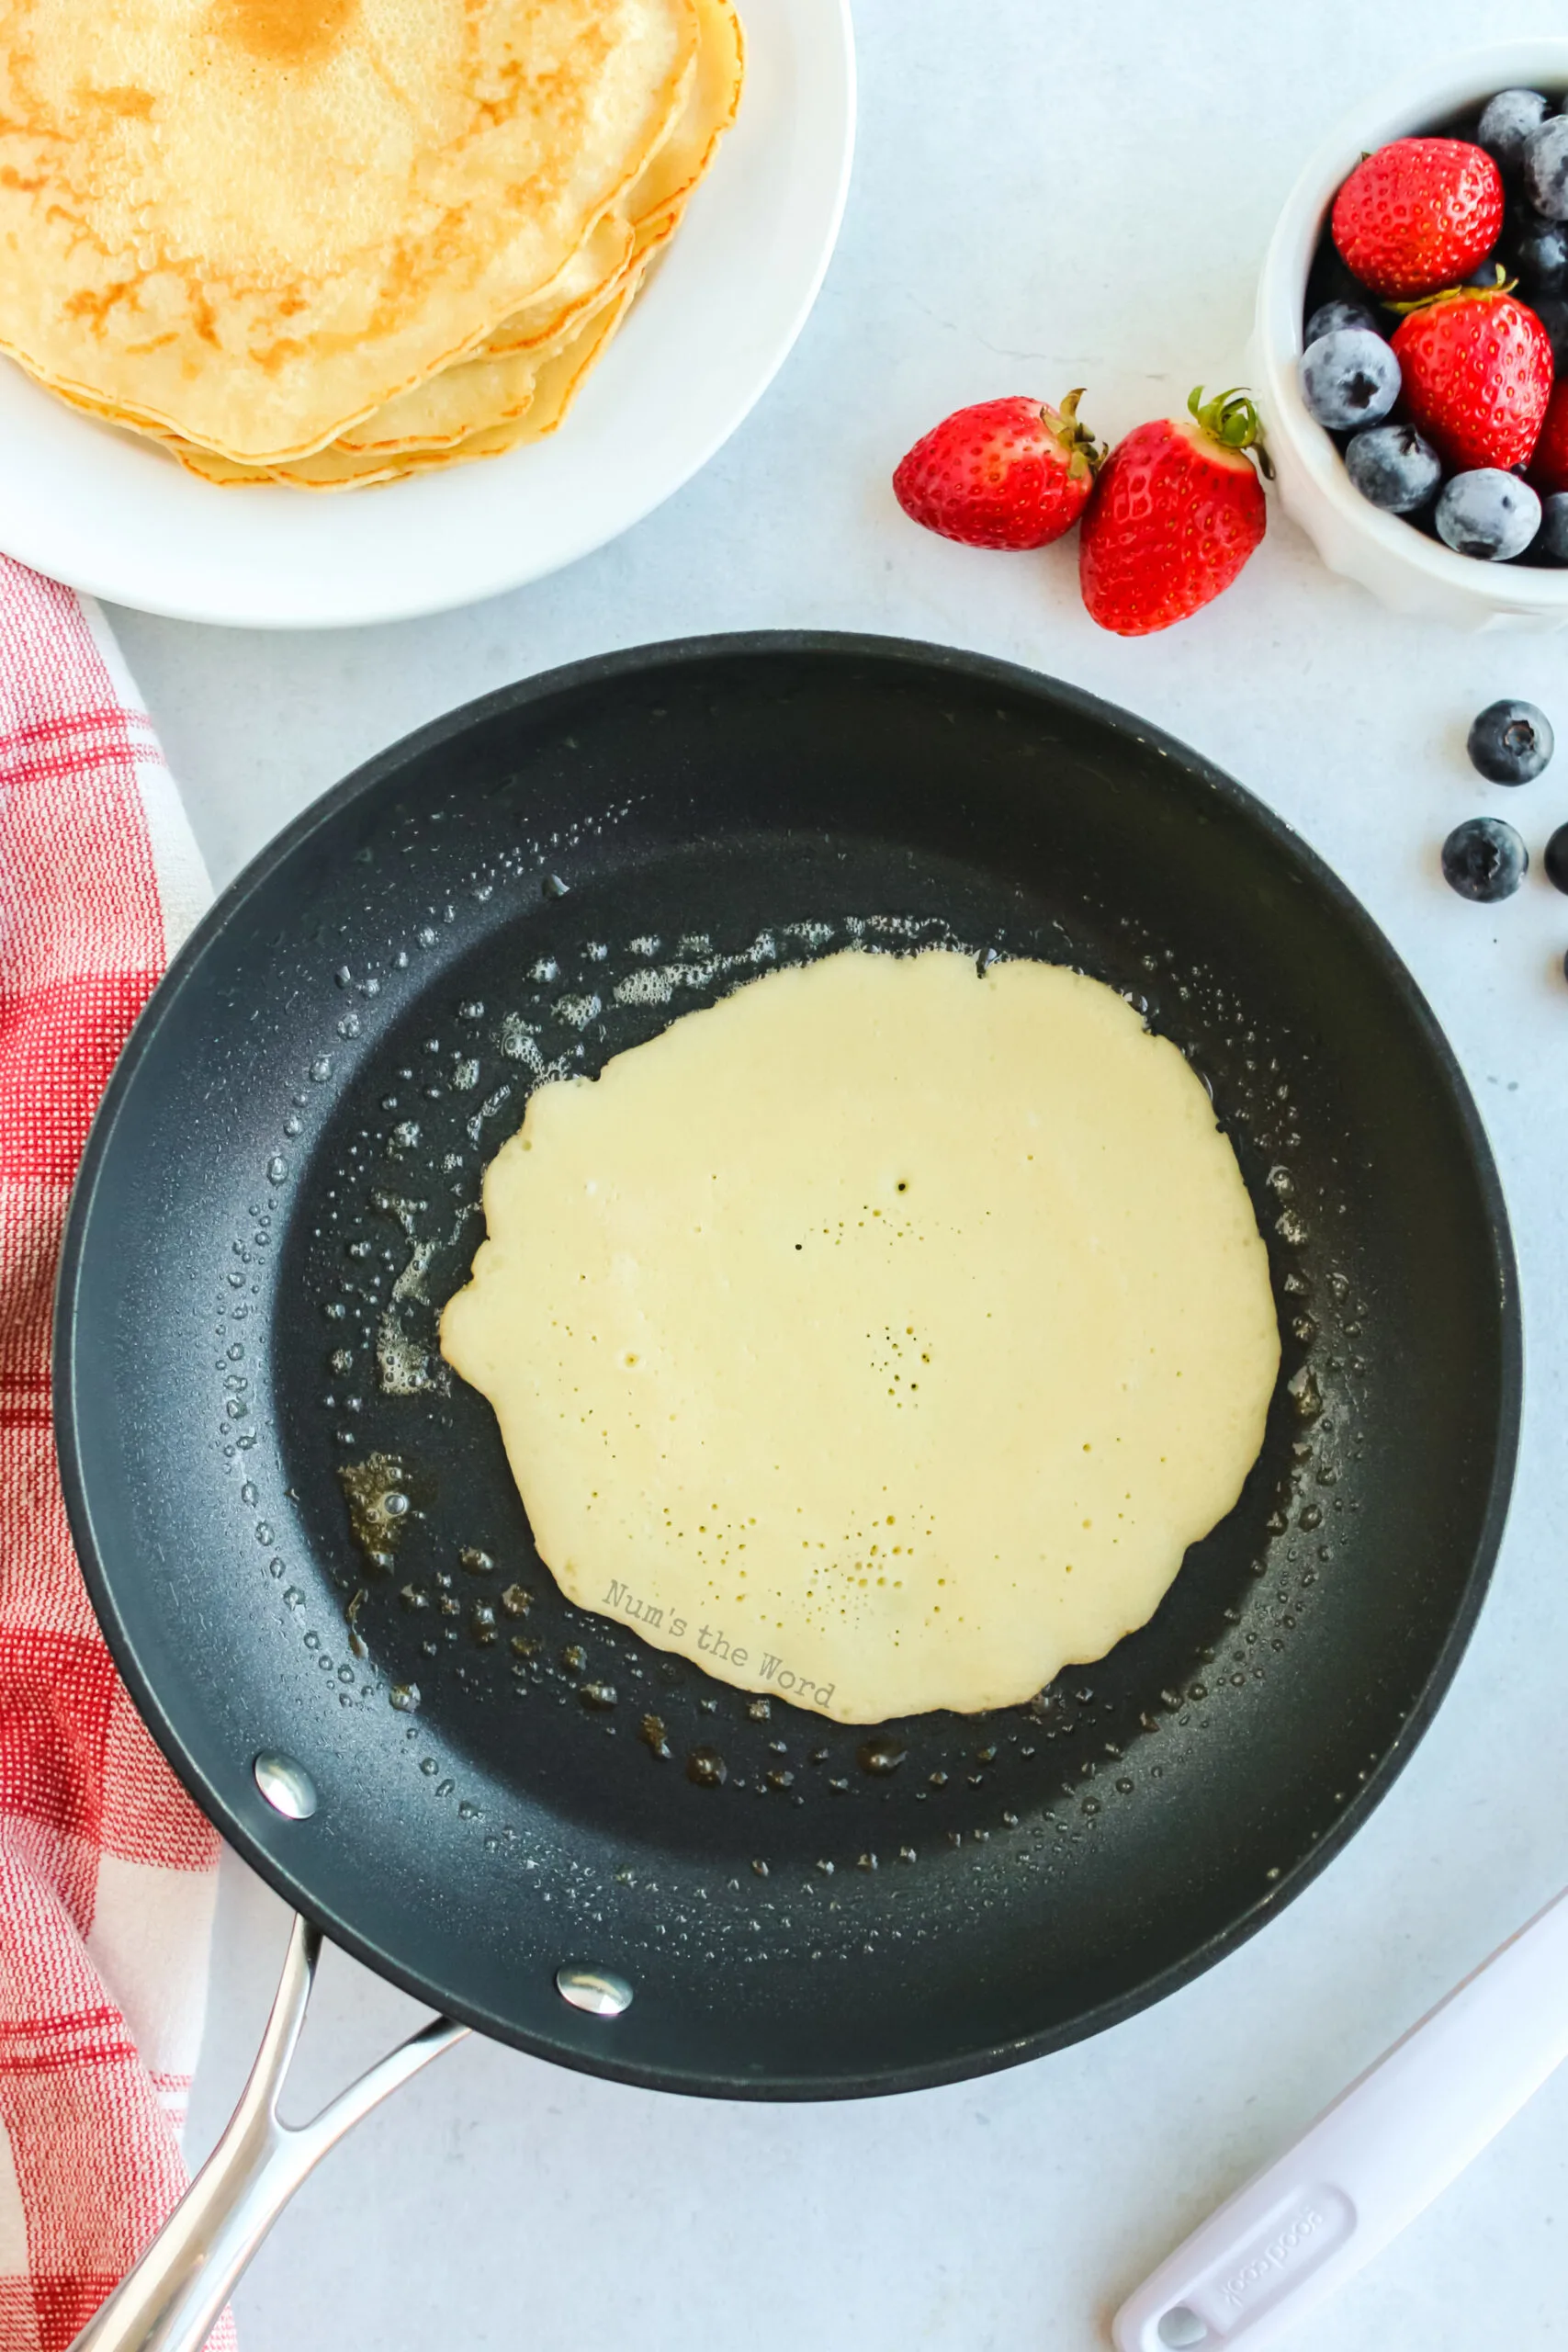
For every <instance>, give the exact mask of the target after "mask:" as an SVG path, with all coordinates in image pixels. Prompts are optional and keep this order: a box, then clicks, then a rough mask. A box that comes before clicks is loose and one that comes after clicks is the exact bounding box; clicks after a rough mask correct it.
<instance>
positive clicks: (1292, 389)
mask: <svg viewBox="0 0 1568 2352" xmlns="http://www.w3.org/2000/svg"><path fill="white" fill-rule="evenodd" d="M1521 88H1522V89H1537V90H1546V91H1548V92H1561V91H1564V90H1568V40H1516V41H1505V42H1499V43H1498V44H1497V45H1496V46H1495V47H1493V48H1489V49H1480V50H1475V51H1472V52H1471V53H1470V54H1469V55H1468V56H1465V57H1461V58H1454V59H1450V61H1449V62H1446V63H1443V64H1438V65H1435V66H1432V67H1429V68H1428V69H1427V71H1426V72H1424V73H1421V74H1411V75H1410V76H1409V78H1408V79H1407V80H1405V81H1404V82H1401V83H1400V84H1399V85H1397V86H1396V87H1394V88H1393V89H1392V90H1387V91H1385V92H1384V93H1383V94H1382V96H1380V97H1374V98H1371V99H1369V101H1368V102H1367V104H1366V105H1365V106H1364V107H1359V108H1358V110H1357V111H1356V113H1354V114H1353V115H1351V116H1350V117H1348V119H1347V120H1346V121H1344V122H1342V123H1341V124H1340V125H1339V127H1338V128H1337V130H1335V131H1334V133H1333V135H1332V136H1331V137H1330V138H1328V139H1326V140H1325V141H1324V143H1323V145H1322V146H1321V147H1320V148H1319V149H1318V150H1317V153H1315V154H1314V156H1313V158H1312V160H1311V162H1310V163H1309V164H1307V166H1306V169H1305V170H1304V171H1303V174H1302V175H1301V177H1300V179H1299V180H1298V181H1297V182H1296V184H1295V187H1293V188H1292V190H1291V193H1290V195H1289V197H1288V198H1286V201H1285V209H1284V210H1283V212H1282V213H1281V214H1280V220H1279V225H1278V227H1277V228H1276V229H1275V231H1274V235H1273V238H1272V240H1271V242H1270V243H1269V251H1268V253H1267V254H1266V255H1265V256H1264V262H1263V275H1262V277H1261V278H1260V279H1259V280H1258V317H1257V322H1256V324H1255V327H1254V330H1253V347H1252V371H1253V373H1252V381H1253V389H1254V392H1255V395H1256V398H1257V401H1258V409H1259V412H1260V413H1261V414H1262V418H1263V423H1264V426H1265V429H1266V431H1267V433H1268V436H1269V452H1270V454H1271V456H1272V458H1273V460H1274V468H1275V472H1276V475H1277V481H1276V485H1275V486H1276V489H1277V491H1278V493H1279V497H1280V503H1282V504H1283V506H1284V507H1285V509H1286V511H1287V513H1289V514H1290V515H1292V516H1293V517H1294V519H1295V520H1296V521H1297V522H1298V523H1299V524H1300V525H1301V526H1302V528H1303V531H1305V533H1306V534H1307V537H1309V538H1310V539H1311V540H1312V542H1313V544H1314V546H1315V548H1317V551H1318V553H1319V555H1320V556H1322V558H1323V560H1324V561H1325V563H1326V564H1327V565H1328V567H1329V569H1330V571H1339V572H1343V573H1344V574H1345V576H1346V577H1347V578H1348V579H1350V580H1359V582H1360V583H1361V585H1362V586H1363V587H1364V588H1370V589H1371V592H1372V594H1373V595H1374V596H1377V597H1380V598H1381V599H1382V602H1383V603H1384V604H1385V605H1393V607H1394V609H1395V610H1396V611H1398V612H1402V613H1417V614H1420V615H1422V616H1424V617H1427V618H1430V619H1434V620H1443V621H1449V622H1451V623H1453V624H1455V625H1456V626H1457V627H1459V628H1472V629H1475V628H1564V627H1568V570H1565V571H1546V570H1545V569H1539V570H1538V569H1536V568H1534V567H1532V566H1527V565H1521V564H1511V563H1483V562H1478V561H1477V560H1475V558H1474V557H1472V556H1462V555H1455V554H1454V552H1453V550H1452V549H1451V548H1446V547H1444V546H1443V545H1442V544H1441V542H1440V541H1439V540H1436V539H1428V538H1427V537H1425V536H1424V534H1423V533H1421V532H1420V531H1417V530H1414V529H1412V527H1411V526H1410V525H1409V524H1408V523H1404V522H1402V521H1401V520H1400V518H1399V516H1398V515H1385V514H1383V513H1382V512H1381V511H1380V510H1379V509H1378V508H1377V507H1375V506H1371V505H1369V504H1368V503H1367V501H1366V500H1365V499H1364V498H1363V497H1361V495H1360V494H1359V492H1358V491H1356V490H1353V489H1352V488H1351V486H1350V478H1349V476H1348V474H1347V472H1346V471H1345V463H1344V460H1343V458H1341V457H1340V455H1339V452H1338V450H1337V447H1335V445H1334V443H1333V442H1332V441H1331V440H1330V439H1329V437H1328V435H1327V434H1326V433H1325V431H1324V430H1323V428H1322V426H1321V425H1319V424H1314V421H1313V419H1312V418H1311V417H1310V416H1309V415H1308V413H1307V411H1306V408H1305V405H1304V403H1303V400H1302V395H1301V388H1300V385H1299V383H1298V380H1297V365H1298V362H1299V361H1300V358H1301V355H1302V306H1303V297H1304V294H1305V291H1306V281H1307V272H1308V270H1309V269H1310V267H1311V266H1312V258H1313V254H1314V252H1315V251H1316V249H1317V241H1318V238H1319V237H1320V235H1321V234H1322V232H1323V226H1324V222H1325V220H1326V218H1327V215H1328V209H1329V206H1330V205H1331V204H1332V203H1333V201H1334V196H1335V191H1336V190H1337V187H1339V184H1340V182H1341V181H1342V180H1343V179H1344V178H1345V177H1346V175H1348V173H1349V172H1351V171H1352V170H1353V169H1354V168H1355V166H1356V164H1358V163H1359V161H1360V158H1361V156H1362V154H1363V153H1366V152H1367V151H1369V150H1370V149H1372V148H1375V147H1382V146H1383V145H1385V144H1386V142H1387V141H1389V140H1391V139H1402V138H1404V137H1406V136H1408V135H1409V134H1410V133H1411V132H1413V131H1424V130H1430V129H1431V128H1432V126H1433V124H1435V123H1438V122H1441V121H1442V120H1443V119H1445V117H1447V116H1449V115H1451V114H1455V113H1457V112H1458V111H1459V110H1460V109H1461V108H1462V107H1467V106H1469V105H1471V104H1472V103H1474V104H1479V103H1480V102H1481V101H1483V100H1484V99H1486V98H1488V97H1490V96H1492V94H1493V92H1494V91H1495V90H1507V89H1521Z"/></svg>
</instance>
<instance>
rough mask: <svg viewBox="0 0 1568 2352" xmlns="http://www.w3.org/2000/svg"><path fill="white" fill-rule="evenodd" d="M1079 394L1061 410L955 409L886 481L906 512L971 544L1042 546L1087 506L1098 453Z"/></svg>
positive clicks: (994, 404) (1010, 403)
mask: <svg viewBox="0 0 1568 2352" xmlns="http://www.w3.org/2000/svg"><path fill="white" fill-rule="evenodd" d="M1082 398H1083V393H1082V391H1081V390H1079V391H1076V392H1069V393H1068V394H1067V396H1066V400H1065V401H1063V402H1062V405H1061V407H1060V408H1059V409H1055V408H1048V407H1046V406H1045V405H1044V404H1043V402H1042V401H1034V400H1028V399H1017V400H1005V401H980V402H979V403H978V405H977V406H976V407H975V408H961V409H958V410H956V411H955V412H954V413H953V415H952V416H949V417H945V418H944V419H943V420H942V424H938V425H935V426H933V427H932V429H931V432H930V433H928V434H927V435H925V437H924V439H923V440H919V441H917V442H916V444H915V446H914V447H913V448H912V449H911V450H910V452H909V454H908V457H907V458H905V459H904V460H903V462H902V463H901V464H900V466H899V468H898V470H897V473H896V474H895V475H894V477H893V492H894V495H895V497H896V498H897V501H898V503H899V505H900V506H901V507H902V508H903V509H904V512H905V514H906V515H909V516H911V517H912V519H913V520H914V521H915V522H917V523H923V524H924V525H925V527H926V529H927V530H928V531H940V532H941V533H942V537H943V538H944V539H960V540H962V541H963V543H964V546H965V547H970V548H1045V547H1049V546H1050V544H1051V542H1052V540H1053V539H1059V538H1060V537H1061V536H1062V534H1063V532H1064V531H1070V530H1071V529H1072V526H1073V525H1074V524H1075V523H1076V522H1077V519H1078V516H1079V515H1081V514H1082V513H1083V510H1084V508H1085V506H1086V505H1087V504H1088V503H1089V492H1090V491H1091V490H1092V489H1093V488H1094V474H1095V468H1096V467H1097V466H1098V465H1099V463H1100V459H1101V458H1102V457H1103V456H1104V454H1105V452H1104V450H1103V449H1102V448H1101V447H1100V443H1099V442H1098V441H1097V440H1096V439H1095V437H1094V435H1093V434H1092V433H1089V432H1087V431H1086V430H1085V428H1084V427H1083V426H1082V425H1081V424H1079V423H1078V415H1077V409H1078V402H1079V401H1080V400H1081V399H1082Z"/></svg>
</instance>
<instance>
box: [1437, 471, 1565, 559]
mask: <svg viewBox="0 0 1568 2352" xmlns="http://www.w3.org/2000/svg"><path fill="white" fill-rule="evenodd" d="M1436 521H1437V526H1438V538H1440V539H1441V540H1442V541H1443V543H1444V545H1445V546H1447V547H1450V548H1453V549H1454V552H1455V553H1456V554H1457V555H1473V556H1480V557H1481V558H1483V560H1484V561H1486V562H1488V563H1503V562H1506V560H1507V559H1508V557H1509V556H1514V555H1523V553H1524V551H1525V549H1526V548H1528V547H1529V543H1530V541H1531V540H1532V539H1533V538H1534V537H1535V535H1536V532H1537V531H1538V529H1539V528H1540V499H1539V498H1538V497H1537V496H1536V494H1535V492H1534V491H1533V490H1532V489H1531V488H1530V486H1529V482H1528V481H1520V480H1519V478H1518V476H1517V474H1506V473H1504V471H1503V470H1502V468H1501V467H1500V466H1478V467H1477V468H1476V469H1475V471H1474V472H1473V473H1469V474H1455V475H1454V477H1453V479H1452V481H1450V482H1449V484H1448V485H1447V487H1446V488H1445V490H1444V492H1443V494H1442V496H1441V498H1439V499H1438V512H1437V516H1436Z"/></svg>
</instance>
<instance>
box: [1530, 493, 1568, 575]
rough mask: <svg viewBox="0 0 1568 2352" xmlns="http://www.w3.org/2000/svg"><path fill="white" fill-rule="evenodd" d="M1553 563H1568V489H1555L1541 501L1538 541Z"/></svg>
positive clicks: (1544, 553)
mask: <svg viewBox="0 0 1568 2352" xmlns="http://www.w3.org/2000/svg"><path fill="white" fill-rule="evenodd" d="M1536 544H1537V546H1538V547H1539V548H1540V550H1541V553H1542V554H1543V555H1549V556H1550V557H1551V560H1552V561H1553V563H1568V490H1554V491H1553V492H1552V493H1551V497H1550V498H1543V499H1542V500H1541V502H1540V538H1539V539H1538V540H1537V542H1536Z"/></svg>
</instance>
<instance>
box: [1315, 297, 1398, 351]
mask: <svg viewBox="0 0 1568 2352" xmlns="http://www.w3.org/2000/svg"><path fill="white" fill-rule="evenodd" d="M1341 327H1367V328H1370V330H1371V333H1372V334H1379V333H1380V332H1381V330H1380V328H1379V326H1378V322H1377V313H1376V312H1375V311H1373V309H1372V307H1371V303H1370V302H1320V303H1319V304H1318V306H1317V308H1316V310H1315V311H1314V312H1313V314H1312V316H1311V318H1310V319H1309V320H1308V321H1307V322H1306V334H1305V336H1304V337H1303V347H1304V345H1306V344H1311V343H1315V342H1316V341H1317V339H1318V337H1319V336H1320V335H1325V334H1337V332H1338V330H1339V329H1340V328H1341Z"/></svg>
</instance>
